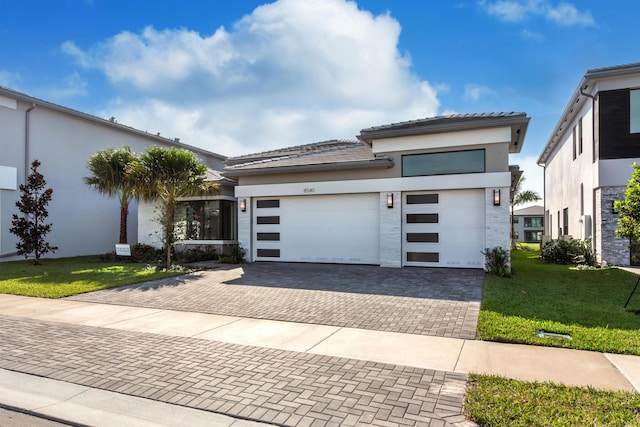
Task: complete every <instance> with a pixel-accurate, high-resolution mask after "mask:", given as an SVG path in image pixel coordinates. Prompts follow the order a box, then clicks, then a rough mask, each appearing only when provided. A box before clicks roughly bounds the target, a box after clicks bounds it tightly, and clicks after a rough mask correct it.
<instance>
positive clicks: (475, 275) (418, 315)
mask: <svg viewBox="0 0 640 427" xmlns="http://www.w3.org/2000/svg"><path fill="white" fill-rule="evenodd" d="M483 278H484V272H483V271H481V270H467V269H441V268H402V269H399V268H380V267H374V266H361V265H331V264H286V263H253V264H242V265H239V266H228V265H219V266H218V267H217V268H216V269H214V270H209V271H204V272H198V273H195V274H192V275H189V276H188V277H178V278H171V279H164V280H161V281H157V282H148V283H142V284H138V285H133V286H127V287H122V288H115V289H109V290H104V291H99V292H92V293H88V294H83V295H77V296H74V297H70V299H73V300H76V301H87V302H98V303H110V304H120V305H133V306H140V307H153V308H162V309H172V310H181V311H195V312H201V313H210V314H220V315H227V316H239V317H252V318H258V319H270V320H281V321H289V322H299V323H314V324H322V325H330V326H340V327H350V328H360V329H372V330H378V331H388V332H402V333H409V334H418V335H432V336H440V337H448V338H463V339H474V338H475V330H476V326H477V320H478V312H479V310H480V300H481V298H482V282H483Z"/></svg>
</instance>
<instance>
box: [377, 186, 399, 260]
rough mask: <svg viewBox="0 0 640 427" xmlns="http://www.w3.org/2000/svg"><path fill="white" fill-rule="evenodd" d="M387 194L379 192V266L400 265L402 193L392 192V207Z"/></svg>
mask: <svg viewBox="0 0 640 427" xmlns="http://www.w3.org/2000/svg"><path fill="white" fill-rule="evenodd" d="M387 194H389V192H387V191H385V192H383V193H380V204H379V207H380V267H396V268H397V267H402V193H401V192H400V191H394V192H391V194H393V208H389V207H387Z"/></svg>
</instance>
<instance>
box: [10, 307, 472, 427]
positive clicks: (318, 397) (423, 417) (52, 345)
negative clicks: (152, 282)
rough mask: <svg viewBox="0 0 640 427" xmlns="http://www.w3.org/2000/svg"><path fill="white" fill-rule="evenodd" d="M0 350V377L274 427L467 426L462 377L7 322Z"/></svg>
mask: <svg viewBox="0 0 640 427" xmlns="http://www.w3.org/2000/svg"><path fill="white" fill-rule="evenodd" d="M0 343H2V344H1V345H0V367H1V368H4V369H9V370H15V371H20V372H25V373H29V374H33V375H40V376H45V377H48V378H53V379H57V380H62V381H68V382H72V383H76V384H81V385H85V386H89V387H94V388H100V389H104V390H110V391H114V392H118V393H124V394H129V395H134V396H139V397H144V398H150V399H155V400H158V401H163V402H168V403H174V404H178V405H185V406H189V407H194V408H199V409H204V410H209V411H215V412H220V413H225V414H229V415H233V416H237V417H243V418H247V419H252V420H256V421H263V422H270V423H274V424H277V425H286V426H320V425H322V426H331V425H335V426H351V425H378V426H387V425H399V426H405V425H407V426H413V425H416V426H417V425H419V426H430V427H431V426H433V427H435V426H444V425H470V424H469V422H467V421H465V420H464V417H463V416H462V415H461V413H462V402H463V395H464V388H465V379H466V377H465V376H464V375H461V374H454V373H445V372H439V371H432V370H424V369H417V368H409V367H402V366H394V365H387V364H382V363H374V362H366V361H358V360H351V359H345V358H338V357H329V356H321V355H313V354H306V353H296V352H291V351H283V350H275V349H267V348H260V347H251V346H242V345H236V344H227V343H221V342H215V341H207V340H200V339H195V338H184V337H169V336H161V335H156V334H149V333H141V332H132V331H121V330H112V329H106V328H96V327H89V326H81V325H69V324H63V323H57V322H47V321H40V320H34V319H25V318H18V317H10V316H0ZM471 425H472V423H471Z"/></svg>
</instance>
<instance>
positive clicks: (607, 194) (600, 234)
mask: <svg viewBox="0 0 640 427" xmlns="http://www.w3.org/2000/svg"><path fill="white" fill-rule="evenodd" d="M625 190H626V187H620V186H617V187H601V188H599V189H597V190H596V195H595V198H596V200H595V202H596V210H595V212H596V218H595V227H596V232H595V242H594V243H595V245H594V246H595V252H596V261H597V262H603V261H606V263H607V264H609V265H619V266H628V265H629V263H630V255H629V241H628V240H627V239H621V238H620V237H618V236H616V232H615V231H616V228H618V218H620V215H618V214H616V213H614V212H613V209H612V207H611V203H612V202H613V201H614V200H623V199H624V192H625Z"/></svg>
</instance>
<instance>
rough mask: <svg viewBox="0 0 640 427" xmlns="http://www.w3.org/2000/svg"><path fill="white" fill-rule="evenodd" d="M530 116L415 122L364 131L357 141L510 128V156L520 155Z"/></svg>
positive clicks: (369, 142)
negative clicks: (511, 154)
mask: <svg viewBox="0 0 640 427" xmlns="http://www.w3.org/2000/svg"><path fill="white" fill-rule="evenodd" d="M530 121H531V118H530V117H527V115H526V114H525V113H518V114H513V115H505V116H492V115H487V116H476V117H462V118H457V117H443V118H441V120H437V121H435V122H434V121H420V120H417V121H414V122H405V123H399V124H397V125H389V126H379V127H374V128H369V129H363V130H361V131H360V135H358V139H359V140H361V141H363V142H365V143H367V144H369V145H371V144H373V141H374V140H376V139H385V138H397V137H403V136H417V135H432V134H438V133H445V132H460V131H468V130H476V129H487V128H496V127H506V126H508V127H510V128H511V140H510V143H509V152H510V153H519V152H520V150H521V149H522V145H523V143H524V138H525V135H526V133H527V128H528V127H529V122H530Z"/></svg>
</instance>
